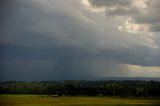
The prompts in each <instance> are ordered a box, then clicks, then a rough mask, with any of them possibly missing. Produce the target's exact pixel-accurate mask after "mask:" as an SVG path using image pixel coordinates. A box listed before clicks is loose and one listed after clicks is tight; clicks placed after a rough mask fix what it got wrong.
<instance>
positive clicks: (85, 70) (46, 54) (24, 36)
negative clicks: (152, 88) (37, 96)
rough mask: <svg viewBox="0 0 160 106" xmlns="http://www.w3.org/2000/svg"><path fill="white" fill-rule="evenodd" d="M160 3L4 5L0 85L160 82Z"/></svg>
mask: <svg viewBox="0 0 160 106" xmlns="http://www.w3.org/2000/svg"><path fill="white" fill-rule="evenodd" d="M159 5H160V0H1V1H0V80H2V81H3V80H27V81H28V80H64V79H92V78H98V77H107V76H112V77H160V14H159V11H160V6H159Z"/></svg>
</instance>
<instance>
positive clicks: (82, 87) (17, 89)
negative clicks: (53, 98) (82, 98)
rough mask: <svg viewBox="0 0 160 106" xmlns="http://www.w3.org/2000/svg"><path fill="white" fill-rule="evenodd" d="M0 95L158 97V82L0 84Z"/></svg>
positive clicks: (67, 81) (16, 82) (159, 84)
mask: <svg viewBox="0 0 160 106" xmlns="http://www.w3.org/2000/svg"><path fill="white" fill-rule="evenodd" d="M0 94H39V95H58V96H63V95H65V96H79V95H86V96H121V97H126V96H135V97H160V82H158V81H153V80H151V81H127V80H126V81H84V80H78V81H77V80H66V81H41V82H23V81H8V82H0Z"/></svg>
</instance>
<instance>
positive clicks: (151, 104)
mask: <svg viewBox="0 0 160 106" xmlns="http://www.w3.org/2000/svg"><path fill="white" fill-rule="evenodd" d="M0 106H160V100H159V99H158V98H157V99H153V98H125V97H124V98H120V97H47V96H39V95H0Z"/></svg>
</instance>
